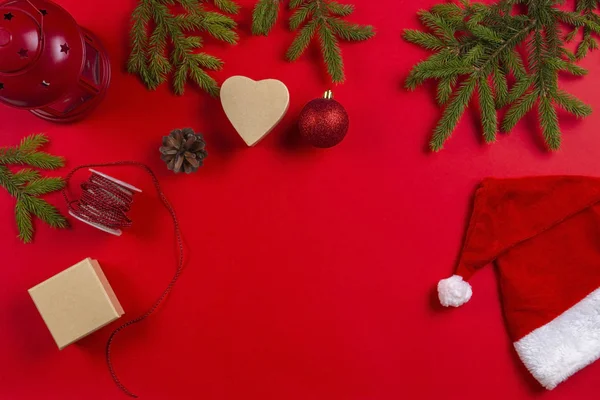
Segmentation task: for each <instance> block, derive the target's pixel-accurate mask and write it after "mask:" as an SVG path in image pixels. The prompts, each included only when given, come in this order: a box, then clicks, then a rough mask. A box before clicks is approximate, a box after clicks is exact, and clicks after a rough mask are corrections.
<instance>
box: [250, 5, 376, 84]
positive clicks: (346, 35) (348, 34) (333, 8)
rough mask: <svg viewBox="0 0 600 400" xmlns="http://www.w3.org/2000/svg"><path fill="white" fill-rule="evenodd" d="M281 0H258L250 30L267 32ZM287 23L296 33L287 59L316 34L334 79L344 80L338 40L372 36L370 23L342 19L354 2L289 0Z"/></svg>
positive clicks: (297, 56)
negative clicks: (289, 13)
mask: <svg viewBox="0 0 600 400" xmlns="http://www.w3.org/2000/svg"><path fill="white" fill-rule="evenodd" d="M281 3H282V0H258V2H257V3H256V6H255V7H254V12H253V14H252V33H253V34H254V35H265V36H266V35H268V34H269V32H271V30H272V29H273V26H274V25H275V23H276V21H277V16H278V13H279V8H280V4H281ZM290 10H291V11H292V14H291V16H290V21H289V26H290V29H291V30H292V31H296V32H297V34H296V37H295V38H294V40H293V41H292V44H291V45H290V47H289V48H288V50H287V52H286V58H287V60H288V61H295V60H297V59H298V58H300V56H301V55H302V54H303V53H304V52H305V51H306V49H307V48H308V46H309V45H310V43H311V42H312V39H313V38H314V37H315V36H317V37H318V39H319V44H320V48H321V53H322V55H323V60H324V62H325V66H326V68H327V72H328V74H329V76H330V77H331V80H332V81H333V82H334V83H340V82H343V81H344V62H343V59H342V53H341V49H340V47H339V40H346V41H363V40H368V39H371V38H372V37H373V36H375V30H374V29H373V27H372V26H370V25H359V24H355V23H350V22H347V21H345V20H343V19H342V18H343V17H346V16H348V15H350V14H352V12H353V11H354V6H353V5H349V4H342V3H340V2H338V1H335V0H290Z"/></svg>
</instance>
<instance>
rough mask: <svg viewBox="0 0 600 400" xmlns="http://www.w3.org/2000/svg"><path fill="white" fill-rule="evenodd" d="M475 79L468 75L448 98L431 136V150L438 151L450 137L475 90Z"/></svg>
mask: <svg viewBox="0 0 600 400" xmlns="http://www.w3.org/2000/svg"><path fill="white" fill-rule="evenodd" d="M476 83H477V80H476V79H475V78H474V77H470V78H469V79H467V80H466V81H465V82H463V83H462V84H461V85H460V87H459V89H458V91H457V92H456V95H455V96H454V97H453V98H452V100H450V103H448V106H447V107H446V109H445V110H444V113H443V115H442V118H441V119H440V121H439V122H438V125H437V127H436V128H435V131H434V133H433V137H432V138H431V142H430V146H431V149H432V150H433V151H439V150H441V149H442V148H443V146H444V142H445V141H446V140H447V139H448V138H449V137H450V135H451V134H452V131H453V130H454V128H455V127H456V124H458V121H459V120H460V117H461V116H462V115H463V113H464V112H465V109H466V108H467V105H468V104H469V101H470V100H471V97H472V95H473V91H474V90H475V86H476Z"/></svg>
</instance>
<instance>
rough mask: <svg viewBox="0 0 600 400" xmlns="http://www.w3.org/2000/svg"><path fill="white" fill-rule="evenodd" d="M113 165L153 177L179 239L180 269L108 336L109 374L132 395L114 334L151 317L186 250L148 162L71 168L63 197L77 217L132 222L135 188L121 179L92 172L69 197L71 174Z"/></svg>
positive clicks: (111, 222) (114, 225) (120, 223)
mask: <svg viewBox="0 0 600 400" xmlns="http://www.w3.org/2000/svg"><path fill="white" fill-rule="evenodd" d="M114 166H134V167H139V168H141V169H143V170H144V171H146V172H147V173H148V175H150V177H151V178H152V182H153V183H154V188H155V189H156V193H157V194H158V196H159V198H160V200H161V202H162V203H163V205H164V206H165V208H166V209H167V211H168V212H169V214H170V215H171V219H172V220H173V225H174V227H175V239H176V241H177V247H178V253H179V254H178V260H177V269H176V270H175V275H174V276H173V278H172V279H171V281H170V282H169V284H168V286H167V288H166V289H165V290H164V291H163V292H162V293H161V295H160V296H159V297H158V299H157V300H156V301H155V302H154V304H153V305H152V306H151V307H150V308H149V309H148V311H146V312H145V313H144V314H142V315H140V316H139V317H137V318H134V319H132V320H130V321H127V322H125V323H124V324H123V325H121V326H119V327H118V328H116V329H115V330H114V331H113V332H112V333H111V334H110V337H109V338H108V342H107V343H106V363H107V364H108V369H109V371H110V374H111V376H112V378H113V380H114V381H115V383H116V384H117V386H118V387H119V389H121V390H122V391H123V392H124V393H125V394H127V395H128V396H131V397H135V398H137V397H138V396H137V395H135V394H134V393H133V392H131V391H130V390H129V389H127V387H125V385H123V384H122V383H121V381H120V380H119V378H118V376H117V374H116V372H115V369H114V366H113V363H112V357H111V356H112V354H111V345H112V342H113V341H114V339H115V336H116V335H117V334H118V333H119V332H121V331H122V330H123V329H125V328H127V327H129V326H131V325H134V324H137V323H139V322H142V321H143V320H145V319H146V318H148V317H149V316H150V315H151V314H153V313H154V312H155V311H156V309H157V308H158V306H159V305H160V304H161V303H162V302H163V301H164V300H165V298H166V297H167V296H168V294H169V293H170V292H171V290H173V286H175V283H176V282H177V280H178V279H179V277H180V275H181V272H182V271H183V262H184V251H183V239H182V236H181V230H180V229H179V220H178V219H177V216H176V215H175V210H174V209H173V206H171V203H169V200H167V197H166V196H165V194H164V193H163V191H162V189H161V187H160V184H159V182H158V179H157V178H156V175H154V172H152V170H151V169H150V168H149V167H147V166H146V165H144V164H142V163H139V162H135V161H120V162H114V163H107V164H89V165H82V166H80V167H77V168H75V169H74V170H72V171H71V172H70V173H69V174H68V175H67V177H66V178H65V181H66V185H65V188H64V189H63V197H64V198H65V201H66V202H67V205H68V207H69V210H70V211H71V212H74V213H76V215H77V216H78V217H81V218H82V219H84V220H86V221H89V222H92V223H95V224H98V225H103V226H106V227H109V228H111V229H118V228H122V227H127V226H130V225H131V220H130V219H129V218H128V217H127V215H126V213H127V212H128V211H129V209H130V208H131V205H132V204H133V192H132V191H131V190H130V189H128V188H127V187H125V186H123V185H119V184H118V183H116V182H114V181H111V180H110V179H107V178H105V177H103V176H101V175H97V174H92V176H91V177H90V178H89V179H88V180H87V181H86V182H84V183H83V184H82V185H81V189H82V195H81V198H80V199H78V200H69V197H68V195H67V190H68V186H69V181H70V180H71V177H72V176H73V175H74V174H75V173H76V172H77V171H79V170H80V169H83V168H98V167H114Z"/></svg>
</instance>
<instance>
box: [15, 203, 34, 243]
mask: <svg viewBox="0 0 600 400" xmlns="http://www.w3.org/2000/svg"><path fill="white" fill-rule="evenodd" d="M15 221H17V229H18V230H19V236H18V237H19V239H20V240H21V241H22V242H23V243H31V242H32V241H33V218H32V215H31V213H30V212H29V210H28V209H27V207H26V206H25V203H24V202H22V201H17V204H16V205H15Z"/></svg>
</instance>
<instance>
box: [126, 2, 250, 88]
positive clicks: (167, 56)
mask: <svg viewBox="0 0 600 400" xmlns="http://www.w3.org/2000/svg"><path fill="white" fill-rule="evenodd" d="M206 1H208V0H169V1H167V0H140V3H139V4H138V6H137V7H136V9H135V10H134V12H133V14H132V27H131V32H130V42H131V54H130V56H129V60H128V62H127V70H128V71H129V72H130V73H132V74H137V75H139V77H140V78H141V80H142V82H144V84H145V85H146V86H147V87H148V88H149V89H151V90H154V89H156V88H158V87H159V86H160V85H162V84H163V83H165V82H166V81H167V79H168V77H169V75H170V74H171V73H173V90H174V92H175V93H176V94H179V95H181V94H183V93H184V91H185V84H186V82H187V81H188V80H192V81H193V82H195V83H196V84H197V85H198V86H200V88H202V89H203V90H205V91H206V92H208V93H209V94H211V95H213V96H217V95H218V92H219V90H218V89H219V88H218V85H217V82H216V81H215V80H214V79H213V78H211V77H210V76H209V75H208V74H207V73H206V72H205V70H215V69H221V68H222V65H223V63H222V62H221V61H220V60H217V59H216V58H215V57H212V56H208V55H206V54H204V55H203V56H198V53H197V49H199V48H201V47H202V38H201V36H199V35H198V32H199V33H206V34H207V35H209V36H212V37H213V38H216V39H217V40H220V41H223V42H226V43H229V44H235V43H237V41H238V35H237V33H236V32H235V28H236V23H235V21H233V19H231V18H229V17H228V16H226V15H223V14H222V13H220V12H213V11H207V10H205V9H204V8H203V7H202V3H203V2H206ZM211 2H212V3H214V5H215V6H216V7H217V8H218V9H219V10H221V11H224V12H227V13H231V14H236V13H237V12H238V11H239V6H238V5H237V3H235V1H233V0H211ZM174 4H178V5H180V6H181V7H182V8H183V10H184V12H183V13H180V14H177V15H175V14H174V13H173V10H172V9H171V8H170V7H169V6H170V5H174ZM150 27H151V28H150ZM188 33H191V34H192V35H189V36H188ZM209 57H210V59H209Z"/></svg>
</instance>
